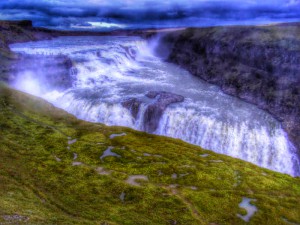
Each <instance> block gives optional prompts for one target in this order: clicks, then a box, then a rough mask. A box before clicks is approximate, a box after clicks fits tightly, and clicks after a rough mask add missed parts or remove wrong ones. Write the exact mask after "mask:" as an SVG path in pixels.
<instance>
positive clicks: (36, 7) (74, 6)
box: [0, 0, 300, 29]
mask: <svg viewBox="0 0 300 225" xmlns="http://www.w3.org/2000/svg"><path fill="white" fill-rule="evenodd" d="M261 2H262V1H256V0H252V1H237V0H223V1H216V0H212V1H201V0H200V1H196V0H190V1H183V0H174V1H170V0H169V1H155V0H152V1H146V0H140V1H133V0H127V1H126V0H124V1H121V0H119V1H118V0H115V1H114V0H110V1H109V0H98V1H96V0H82V1H81V0H73V1H65V0H39V1H37V0H31V1H30V0H25V1H22V2H20V1H19V0H18V1H17V0H7V1H5V2H1V3H0V19H13V20H17V19H30V20H33V22H34V25H36V26H45V27H57V28H62V29H68V28H71V29H82V28H87V29H89V28H93V26H96V25H95V24H94V25H91V22H103V23H102V24H99V23H98V24H97V25H98V26H100V25H101V26H103V27H104V28H105V27H106V28H107V27H108V24H109V23H112V24H113V25H112V27H114V26H115V28H118V26H117V24H122V25H124V26H127V27H132V28H133V27H147V26H148V27H151V26H160V27H163V26H207V25H222V24H244V23H249V24H251V23H254V24H255V23H259V22H260V23H264V22H284V21H296V20H300V2H299V0H287V1H286V0H277V1H276V0H275V1H274V0H272V1H271V0H265V1H263V3H261ZM114 24H115V25H114ZM101 26H100V27H101ZM96 27H97V26H96Z"/></svg>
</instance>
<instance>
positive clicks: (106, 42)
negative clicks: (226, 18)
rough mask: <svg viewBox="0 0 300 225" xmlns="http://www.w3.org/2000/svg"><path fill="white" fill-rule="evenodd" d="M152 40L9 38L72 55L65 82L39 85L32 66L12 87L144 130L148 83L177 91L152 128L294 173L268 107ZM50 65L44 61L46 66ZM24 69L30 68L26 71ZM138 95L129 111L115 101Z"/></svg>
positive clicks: (294, 161)
mask: <svg viewBox="0 0 300 225" xmlns="http://www.w3.org/2000/svg"><path fill="white" fill-rule="evenodd" d="M155 44H156V42H155V41H152V42H151V41H150V42H147V41H145V40H143V39H141V38H139V37H59V38H55V39H53V40H47V41H39V42H29V43H21V44H14V45H11V46H10V47H11V49H12V50H13V51H15V52H18V53H23V54H28V55H35V56H43V55H66V56H67V57H68V58H70V60H71V61H72V68H71V69H70V71H69V73H70V77H71V78H72V80H73V83H72V87H71V88H68V89H67V90H64V91H61V90H58V89H56V87H52V88H50V89H49V88H47V90H46V91H45V90H44V89H43V88H41V87H42V86H43V85H44V84H43V83H42V82H40V81H37V79H35V78H36V76H38V74H35V71H34V70H32V71H21V72H20V73H19V74H18V78H17V81H16V82H14V83H13V84H12V85H14V86H15V87H16V88H18V89H20V90H23V91H26V92H29V93H31V94H35V95H37V96H40V97H43V98H45V99H46V100H48V101H50V102H52V103H53V104H54V105H56V106H57V107H60V108H62V109H65V110H66V111H68V112H69V113H72V114H74V115H75V116H76V117H78V118H80V119H83V120H87V121H91V122H100V123H104V124H106V125H118V126H126V127H131V128H133V129H137V130H142V131H144V130H145V124H144V121H145V118H144V116H145V111H146V109H147V106H148V105H149V104H150V103H151V100H150V99H149V98H147V97H146V96H145V94H146V93H147V92H149V91H158V92H160V91H165V92H171V93H174V94H177V95H181V96H183V97H184V101H183V102H181V103H174V104H171V105H169V106H168V107H167V109H166V110H165V111H164V113H163V115H162V116H161V118H160V120H159V123H158V127H157V129H156V130H155V131H154V132H152V133H154V134H158V135H165V136H170V137H174V138H180V139H182V140H184V141H187V142H189V143H192V144H196V145H200V146H201V147H203V148H206V149H210V150H213V151H215V152H218V153H221V154H226V155H229V156H232V157H236V158H240V159H243V160H246V161H249V162H252V163H254V164H256V165H259V166H261V167H265V168H269V169H271V170H275V171H279V172H282V173H287V174H290V175H293V176H298V175H300V166H299V160H298V158H297V156H296V153H295V152H296V149H295V147H294V146H293V145H292V144H291V142H290V141H289V139H288V137H287V134H286V133H285V132H284V130H283V129H282V128H281V125H280V123H279V122H277V121H276V120H275V119H274V118H273V117H272V116H270V115H269V114H268V113H266V112H264V111H262V110H260V109H258V108H257V107H256V106H254V105H251V104H248V103H245V102H243V101H241V100H239V99H237V98H235V97H231V96H228V95H225V94H223V93H222V91H221V90H220V89H219V88H218V87H216V86H213V85H210V84H208V83H206V82H204V81H201V80H199V79H198V78H196V77H194V76H192V75H191V74H189V73H188V72H187V71H185V70H183V69H181V68H179V67H178V66H176V65H173V64H170V63H167V62H165V61H164V60H163V59H161V58H159V57H157V56H156V55H155V53H154V52H153V49H155V47H156V46H155ZM48 69H49V68H48ZM28 74H29V75H28ZM133 98H134V99H139V100H141V102H142V103H141V106H140V107H139V111H138V113H137V115H136V116H133V114H132V112H131V111H130V110H129V109H128V108H126V107H124V105H123V104H122V103H123V102H124V101H126V100H128V99H133Z"/></svg>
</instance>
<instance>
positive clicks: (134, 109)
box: [122, 98, 142, 119]
mask: <svg viewBox="0 0 300 225" xmlns="http://www.w3.org/2000/svg"><path fill="white" fill-rule="evenodd" d="M141 104H142V102H141V101H140V100H138V99H136V98H131V99H128V100H126V101H124V102H122V106H123V107H125V108H126V109H128V110H129V111H130V112H131V114H132V116H133V117H134V118H135V119H137V115H138V113H139V110H140V106H141Z"/></svg>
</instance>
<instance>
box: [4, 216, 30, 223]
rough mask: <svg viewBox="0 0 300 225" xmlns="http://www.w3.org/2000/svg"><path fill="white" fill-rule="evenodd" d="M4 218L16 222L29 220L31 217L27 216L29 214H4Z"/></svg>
mask: <svg viewBox="0 0 300 225" xmlns="http://www.w3.org/2000/svg"><path fill="white" fill-rule="evenodd" d="M2 218H3V219H4V220H5V221H8V222H12V223H15V222H26V221H28V220H29V217H27V216H20V215H4V216H2Z"/></svg>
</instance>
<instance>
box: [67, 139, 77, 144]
mask: <svg viewBox="0 0 300 225" xmlns="http://www.w3.org/2000/svg"><path fill="white" fill-rule="evenodd" d="M76 142H77V139H73V140H68V145H72V144H75V143H76Z"/></svg>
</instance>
